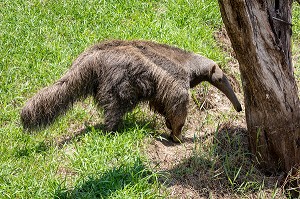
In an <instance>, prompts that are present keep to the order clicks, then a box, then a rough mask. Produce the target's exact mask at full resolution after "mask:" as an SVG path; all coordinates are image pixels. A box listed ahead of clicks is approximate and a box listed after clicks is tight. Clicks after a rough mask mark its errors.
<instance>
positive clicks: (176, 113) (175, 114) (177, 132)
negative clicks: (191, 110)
mask: <svg viewBox="0 0 300 199" xmlns="http://www.w3.org/2000/svg"><path fill="white" fill-rule="evenodd" d="M176 98H177V99H176ZM176 98H175V99H174V104H175V105H174V106H173V107H172V111H170V112H169V111H168V113H167V117H166V121H167V122H168V123H169V125H170V127H171V128H170V129H171V130H172V132H171V138H172V139H173V141H174V142H181V141H182V135H181V130H182V127H183V126H184V123H185V120H186V117H187V112H188V111H187V108H188V94H187V93H186V95H181V98H180V99H178V97H176Z"/></svg>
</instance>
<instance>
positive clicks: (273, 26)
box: [219, 0, 300, 172]
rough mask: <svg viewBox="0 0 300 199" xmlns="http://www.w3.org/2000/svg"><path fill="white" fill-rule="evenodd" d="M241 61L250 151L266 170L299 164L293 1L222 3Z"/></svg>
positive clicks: (299, 119)
mask: <svg viewBox="0 0 300 199" xmlns="http://www.w3.org/2000/svg"><path fill="white" fill-rule="evenodd" d="M219 5H220V9H221V15H222V18H223V22H224V24H225V26H226V30H227V33H228V35H229V37H230V40H231V43H232V47H233V49H234V51H235V53H236V57H237V59H238V61H239V65H240V72H241V79H242V84H243V90H244V97H245V111H246V122H247V128H248V132H249V141H250V147H251V151H252V152H253V153H254V154H255V155H256V157H257V160H258V162H259V164H260V165H261V166H262V168H264V169H266V170H267V171H270V172H273V171H276V170H278V169H280V170H284V171H286V172H288V171H289V170H290V169H292V168H293V167H296V166H299V165H300V103H299V97H298V88H297V85H296V81H295V78H294V74H293V66H292V61H291V35H292V30H291V28H292V24H291V7H292V0H265V1H263V0H251V1H249V0H219Z"/></svg>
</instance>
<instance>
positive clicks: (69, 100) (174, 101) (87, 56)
mask: <svg viewBox="0 0 300 199" xmlns="http://www.w3.org/2000/svg"><path fill="white" fill-rule="evenodd" d="M201 81H209V82H210V83H212V84H213V85H214V86H216V87H217V88H219V89H220V90H221V91H222V92H224V93H225V94H226V96H227V97H228V98H229V99H230V100H231V102H232V103H233V105H234V107H235V109H236V110H237V111H240V110H241V105H240V103H239V101H238V100H237V98H236V96H235V94H234V92H233V90H232V88H231V86H230V84H229V83H228V81H227V78H226V76H225V75H224V74H223V72H222V71H221V69H220V68H219V67H218V66H217V64H216V63H215V62H213V61H212V60H210V59H207V58H205V57H202V56H200V55H197V54H194V53H191V52H187V51H184V50H182V49H179V48H176V47H171V46H168V45H164V44H158V43H154V42H150V41H120V40H114V41H106V42H102V43H99V44H97V45H95V46H92V47H91V48H89V49H87V50H86V51H84V52H83V53H82V54H81V55H79V57H78V58H77V59H76V60H75V61H74V62H73V64H72V66H71V68H70V69H69V70H68V71H67V73H66V74H65V75H64V76H63V77H62V78H61V79H59V80H58V81H57V82H56V83H54V85H52V86H49V87H46V88H43V89H41V90H40V91H39V92H38V93H37V94H36V95H35V96H33V97H32V98H31V99H29V100H28V102H27V103H26V104H25V106H24V108H23V109H22V111H21V121H22V124H23V127H24V129H28V130H34V129H38V128H41V127H45V126H47V125H49V124H51V123H52V122H53V121H54V120H55V118H57V117H58V116H59V115H61V114H63V113H65V112H66V111H67V110H68V109H69V108H70V107H71V106H72V104H73V103H74V102H76V101H78V100H80V99H84V98H86V97H87V96H89V95H92V96H93V97H94V99H95V102H96V103H97V105H98V106H101V107H102V108H103V109H104V116H105V126H106V130H108V131H114V130H116V129H117V127H118V125H119V123H120V121H121V119H122V117H123V116H124V114H125V113H126V112H128V111H131V110H132V109H133V108H134V107H135V106H136V105H137V104H138V103H139V102H142V101H148V102H149V104H150V107H151V108H152V109H153V110H155V111H157V112H158V113H160V114H162V115H163V116H164V117H165V118H166V124H167V126H168V128H169V129H170V130H171V131H172V132H171V136H172V138H173V139H174V140H175V141H178V139H181V129H182V127H183V125H184V123H185V119H186V116H187V105H188V99H189V92H188V90H189V88H190V87H194V86H196V85H197V84H199V83H200V82H201Z"/></svg>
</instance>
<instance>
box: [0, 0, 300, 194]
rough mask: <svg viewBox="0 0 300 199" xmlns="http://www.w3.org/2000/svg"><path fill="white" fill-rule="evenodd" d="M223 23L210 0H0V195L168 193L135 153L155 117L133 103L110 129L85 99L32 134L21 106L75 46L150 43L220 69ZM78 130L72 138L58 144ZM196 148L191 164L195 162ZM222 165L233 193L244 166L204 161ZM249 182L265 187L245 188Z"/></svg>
mask: <svg viewBox="0 0 300 199" xmlns="http://www.w3.org/2000/svg"><path fill="white" fill-rule="evenodd" d="M297 8H299V6H297ZM299 10H300V9H297V10H296V9H295V11H294V16H299V15H300V11H299ZM294 19H295V20H294V22H293V23H294V24H295V26H294V28H295V29H296V30H297V31H295V33H294V36H295V41H294V42H295V44H297V45H298V46H299V43H300V33H299V27H300V26H299V23H300V20H299V17H295V18H294ZM221 26H222V21H221V18H220V13H219V9H218V4H217V1H214V0H207V1H195V0H191V1H184V0H178V1H139V0H129V1H95V0H89V1H83V0H65V1H53V0H30V1H21V0H14V1H11V0H1V1H0V110H1V113H0V141H1V143H0V198H159V197H161V198H165V197H167V196H168V194H169V192H168V190H167V189H166V186H165V185H164V184H163V183H162V181H161V180H160V179H161V178H163V177H164V175H165V174H162V173H161V172H160V171H156V170H155V169H152V168H151V167H150V166H149V160H148V159H147V157H146V156H145V154H144V153H143V152H142V151H141V149H142V148H143V147H144V146H143V145H144V144H145V139H146V138H149V137H151V133H150V132H153V131H155V130H154V129H152V128H151V125H149V124H148V123H151V122H152V120H154V119H153V118H150V119H149V116H148V115H145V113H144V112H143V111H141V110H140V109H136V110H135V111H134V112H133V113H131V114H129V115H128V116H127V117H126V119H125V122H124V123H125V128H124V129H122V132H119V133H117V134H115V135H105V134H104V133H103V132H102V131H101V130H99V129H95V128H93V125H94V124H97V123H101V121H102V119H103V118H102V115H101V111H99V113H100V114H98V113H97V111H96V107H95V106H94V105H93V103H92V100H91V99H87V100H86V101H85V102H83V103H79V104H78V105H76V106H75V107H74V109H72V110H71V111H69V112H68V113H67V114H66V116H64V117H62V118H60V119H59V120H58V121H57V122H55V124H53V125H52V126H51V127H49V128H47V129H45V130H42V131H40V132H39V133H36V134H33V135H29V134H26V133H24V132H23V131H22V128H21V126H20V121H19V111H20V109H21V108H22V106H23V104H24V103H25V101H26V100H27V99H28V98H29V97H31V96H32V95H33V94H34V93H35V92H37V91H38V90H39V89H41V88H42V87H44V86H47V85H49V84H51V83H53V82H54V81H55V80H57V79H58V78H59V77H60V76H61V75H62V74H63V73H64V72H65V71H66V70H67V69H68V68H69V66H70V63H71V62H72V60H73V59H74V58H75V57H76V56H77V55H78V54H79V53H80V52H82V51H83V50H84V49H85V48H87V47H88V46H90V45H91V44H94V43H96V42H98V41H101V40H106V39H146V40H154V41H158V42H162V43H167V44H172V45H176V46H179V47H181V48H184V49H187V50H191V51H195V52H200V53H201V54H203V55H205V56H207V57H209V58H211V59H214V60H216V61H217V62H218V63H220V64H221V65H222V66H224V67H226V66H225V65H226V64H227V62H228V60H229V59H230V58H229V57H230V56H229V55H227V54H226V52H223V50H222V49H221V48H220V47H219V45H218V42H217V41H216V40H215V39H214V33H215V32H216V31H218V30H219V29H220V28H221ZM297 52H298V54H299V51H297ZM296 66H297V68H296V70H297V69H298V70H299V65H296ZM84 128H85V129H86V131H85V132H84V133H82V134H80V136H77V137H76V138H74V139H71V140H70V142H67V143H66V144H63V145H58V144H57V143H58V140H60V139H63V138H64V137H66V136H67V135H70V134H72V133H74V132H77V131H79V130H80V129H84ZM214 146H215V145H212V146H210V147H208V148H209V150H207V151H206V152H207V153H208V154H207V156H205V158H207V159H211V158H213V156H216V155H218V153H213V152H211V153H209V151H211V150H216V148H214ZM206 152H203V153H202V155H205V153H206ZM197 153H198V155H196V156H194V158H195V159H194V160H193V161H196V163H199V162H197V160H199V159H197V158H198V157H199V155H200V156H201V154H200V152H199V151H198V152H197ZM223 154H224V153H223ZM205 158H204V160H205ZM219 161H221V162H222V163H224V165H225V166H224V168H228V169H227V171H228V172H227V173H225V174H226V176H224V178H227V179H228V182H229V186H231V185H232V189H233V193H238V191H237V190H239V189H238V187H242V185H243V184H242V183H243V181H242V180H243V179H242V178H239V175H240V174H241V173H243V172H245V170H244V168H242V167H241V169H240V166H237V165H230V160H229V159H228V158H227V159H226V155H225V156H224V157H222V158H221V159H218V161H215V162H214V161H210V162H209V164H211V165H216V164H219V163H220V162H219ZM204 162H206V161H204ZM202 163H203V162H202ZM202 163H201V164H200V166H201V165H202ZM226 164H227V167H226ZM202 166H203V165H202ZM232 167H234V168H232ZM184 172H186V170H184ZM167 176H168V175H167ZM243 176H244V174H243ZM244 183H247V182H244ZM253 184H255V183H253ZM254 186H258V187H261V186H262V184H259V185H257V184H255V185H253V186H252V185H251V186H250V188H249V189H250V190H251V189H254V188H253V187H254ZM243 189H244V192H246V191H248V190H246V188H243Z"/></svg>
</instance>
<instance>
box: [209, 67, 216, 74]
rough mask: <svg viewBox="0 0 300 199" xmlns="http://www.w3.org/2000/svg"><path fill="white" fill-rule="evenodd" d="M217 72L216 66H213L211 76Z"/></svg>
mask: <svg viewBox="0 0 300 199" xmlns="http://www.w3.org/2000/svg"><path fill="white" fill-rule="evenodd" d="M215 72H216V65H213V67H212V68H211V71H210V75H212V74H214V73H215Z"/></svg>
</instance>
